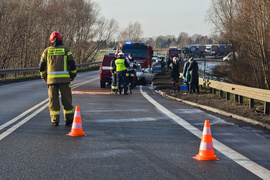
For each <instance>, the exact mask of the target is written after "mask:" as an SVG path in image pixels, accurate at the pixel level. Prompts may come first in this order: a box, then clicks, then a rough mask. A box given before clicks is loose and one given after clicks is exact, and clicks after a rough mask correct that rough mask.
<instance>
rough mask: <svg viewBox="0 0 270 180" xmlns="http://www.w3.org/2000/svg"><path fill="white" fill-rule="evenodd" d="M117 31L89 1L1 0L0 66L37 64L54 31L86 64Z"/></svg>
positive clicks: (112, 20) (22, 66) (30, 65)
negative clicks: (58, 33)
mask: <svg viewBox="0 0 270 180" xmlns="http://www.w3.org/2000/svg"><path fill="white" fill-rule="evenodd" d="M117 30H118V23H117V21H115V20H114V19H111V20H107V19H105V18H104V17H102V16H100V10H99V7H98V5H97V4H96V3H94V2H92V1H91V0H88V1H84V0H0V39H1V41H0V68H1V69H13V68H14V69H15V68H28V67H38V65H39V61H40V56H41V54H42V52H43V50H44V49H45V48H46V47H47V46H49V36H50V34H51V33H52V32H53V31H58V32H60V33H61V34H62V36H63V38H64V40H63V43H64V44H65V45H67V46H69V47H70V49H72V52H73V54H74V56H75V58H76V62H77V63H78V64H81V63H86V62H89V61H91V60H93V57H94V56H95V54H96V53H97V52H98V50H99V49H100V48H101V46H102V42H104V41H109V40H110V38H111V37H112V35H113V34H115V32H116V31H117Z"/></svg>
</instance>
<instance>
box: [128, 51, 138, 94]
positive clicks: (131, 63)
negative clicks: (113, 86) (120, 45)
mask: <svg viewBox="0 0 270 180" xmlns="http://www.w3.org/2000/svg"><path fill="white" fill-rule="evenodd" d="M127 58H128V61H129V67H128V69H127V79H128V92H129V93H130V94H132V91H131V89H133V87H134V83H133V82H134V80H133V79H134V74H135V72H134V69H135V68H137V63H136V60H135V59H133V57H132V54H129V55H128V57H127Z"/></svg>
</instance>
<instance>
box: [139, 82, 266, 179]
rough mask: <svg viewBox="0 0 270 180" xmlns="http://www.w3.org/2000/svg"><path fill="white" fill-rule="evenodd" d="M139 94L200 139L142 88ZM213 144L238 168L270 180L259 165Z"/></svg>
mask: <svg viewBox="0 0 270 180" xmlns="http://www.w3.org/2000/svg"><path fill="white" fill-rule="evenodd" d="M140 92H141V94H142V95H143V96H144V97H145V98H146V99H147V100H148V101H149V102H150V103H152V104H153V105H154V106H155V107H156V108H158V109H159V110H160V111H161V112H162V113H164V114H165V115H167V116H168V117H169V118H171V119H173V120H174V121H175V122H177V123H178V124H179V125H180V126H182V127H183V128H185V129H186V130H188V131H189V132H191V133H192V134H194V135H195V136H197V137H198V138H200V139H201V137H202V131H201V130H199V129H197V128H196V127H194V126H192V125H191V124H189V123H188V122H187V121H185V120H184V119H182V118H180V117H179V116H177V115H176V114H174V113H172V112H171V111H169V110H168V109H166V108H165V107H164V106H162V105H161V104H159V103H158V102H156V101H155V100H154V99H153V98H151V97H150V96H149V95H148V94H147V93H146V92H143V90H142V86H140ZM213 144H214V148H215V149H216V150H218V151H219V152H221V153H222V154H224V155H225V156H227V157H228V158H230V159H232V160H233V161H234V162H236V163H238V164H239V165H240V166H242V167H244V168H245V169H247V170H248V171H250V172H252V173H253V174H255V175H257V176H258V177H260V178H262V179H270V171H269V170H268V169H266V168H264V167H262V166H260V165H259V164H257V163H255V162H253V161H251V160H250V159H248V158H247V157H245V156H243V155H242V154H240V153H238V152H236V151H234V150H233V149H231V148H230V147H228V146H226V145H224V144H222V143H221V142H219V141H218V140H216V139H214V138H213Z"/></svg>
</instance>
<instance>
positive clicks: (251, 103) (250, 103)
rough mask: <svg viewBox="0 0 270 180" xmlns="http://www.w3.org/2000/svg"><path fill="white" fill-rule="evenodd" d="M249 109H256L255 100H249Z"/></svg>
mask: <svg viewBox="0 0 270 180" xmlns="http://www.w3.org/2000/svg"><path fill="white" fill-rule="evenodd" d="M249 107H250V108H254V99H252V98H250V99H249Z"/></svg>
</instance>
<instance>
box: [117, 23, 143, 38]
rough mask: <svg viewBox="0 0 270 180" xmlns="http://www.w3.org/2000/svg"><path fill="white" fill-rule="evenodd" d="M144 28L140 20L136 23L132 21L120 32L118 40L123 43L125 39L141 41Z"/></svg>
mask: <svg viewBox="0 0 270 180" xmlns="http://www.w3.org/2000/svg"><path fill="white" fill-rule="evenodd" d="M142 35H143V30H142V26H141V24H140V23H139V22H137V21H136V22H135V23H134V24H133V23H132V22H130V23H129V24H128V26H127V27H126V28H125V29H124V30H123V31H121V32H120V33H119V35H118V41H119V42H121V43H123V42H125V41H132V42H140V41H141V40H142Z"/></svg>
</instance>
